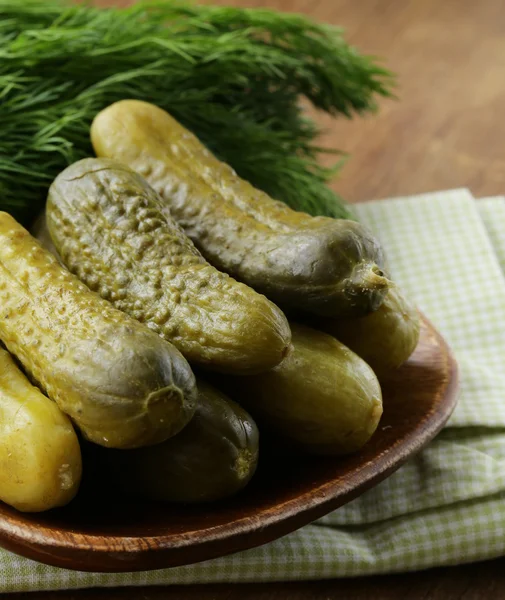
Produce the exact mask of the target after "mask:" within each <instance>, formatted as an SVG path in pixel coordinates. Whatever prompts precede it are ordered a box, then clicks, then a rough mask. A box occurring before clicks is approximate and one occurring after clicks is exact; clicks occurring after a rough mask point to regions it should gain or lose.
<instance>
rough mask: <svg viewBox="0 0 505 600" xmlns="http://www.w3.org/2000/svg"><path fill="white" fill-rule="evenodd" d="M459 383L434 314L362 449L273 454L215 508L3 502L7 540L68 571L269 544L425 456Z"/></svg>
mask: <svg viewBox="0 0 505 600" xmlns="http://www.w3.org/2000/svg"><path fill="white" fill-rule="evenodd" d="M456 388H457V367H456V363H455V361H454V359H453V357H452V355H451V353H450V351H449V348H448V347H447V345H446V343H445V342H444V340H443V339H442V337H441V336H440V335H439V334H438V333H437V331H436V330H435V329H434V327H433V326H432V325H431V324H430V323H429V322H428V321H427V320H424V321H423V326H422V332H421V339H420V342H419V345H418V347H417V349H416V351H415V353H414V355H413V356H412V357H411V358H410V360H409V361H408V362H407V363H406V364H405V365H404V366H403V367H402V368H401V369H399V370H398V371H397V372H396V373H395V374H394V377H392V378H391V380H390V381H388V382H387V383H386V384H384V385H383V394H384V415H383V419H382V421H381V423H380V425H379V428H378V430H377V432H376V433H375V435H374V436H373V438H372V439H371V440H370V442H369V443H368V444H367V445H366V446H365V447H364V448H363V449H362V451H360V452H359V453H357V454H354V455H352V456H349V457H344V458H324V459H323V458H319V457H307V458H304V459H301V460H300V459H297V460H296V461H293V460H289V459H287V458H281V457H271V456H266V457H265V456H263V459H264V460H263V462H260V466H259V469H258V472H257V474H256V475H255V477H254V478H253V481H252V482H251V483H250V484H249V486H248V487H247V488H246V489H245V490H244V491H243V492H242V493H240V494H239V495H237V496H235V497H234V498H232V499H230V500H227V501H224V502H219V503H215V504H212V505H204V506H190V507H181V506H175V505H162V504H155V503H142V504H141V503H138V502H136V503H130V504H128V503H125V504H121V505H117V503H116V504H112V503H111V502H110V501H107V500H104V499H103V498H100V497H99V495H98V494H97V493H96V490H95V491H94V492H89V491H87V492H86V490H83V492H82V493H81V492H80V493H79V495H78V497H77V498H76V500H74V502H72V503H71V504H70V505H69V506H68V507H65V508H64V509H58V510H54V511H50V512H48V513H42V514H22V513H19V512H17V511H16V510H14V509H13V508H10V507H9V506H6V505H5V504H1V503H0V545H1V546H3V547H4V548H6V549H8V550H11V551H13V552H16V553H18V554H21V555H23V556H26V557H28V558H32V559H35V560H38V561H41V562H44V563H47V564H50V565H55V566H58V567H66V568H68V569H78V570H82V571H105V572H120V571H140V570H149V569H160V568H163V567H174V566H178V565H185V564H190V563H195V562H199V561H202V560H207V559H210V558H215V557H218V556H223V555H225V554H230V553H233V552H237V551H239V550H245V549H247V548H252V547H254V546H259V545H261V544H265V543H266V542H270V541H272V540H274V539H276V538H279V537H281V536H283V535H285V534H287V533H289V532H291V531H294V530H295V529H298V528H299V527H302V526H303V525H306V524H307V523H310V522H311V521H313V520H314V519H317V518H319V517H322V516H323V515H325V514H326V513H328V512H330V511H332V510H334V509H336V508H338V507H339V506H342V505H343V504H345V503H346V502H349V501H350V500H352V499H353V498H356V496H359V495H360V494H362V493H363V492H364V491H365V490H367V489H369V488H371V487H372V486H374V485H376V484H377V483H379V482H380V481H381V480H383V479H385V478H386V477H387V476H388V475H390V474H391V473H393V471H395V470H396V469H398V467H399V466H400V465H401V464H402V463H403V462H405V461H406V460H407V459H408V458H409V457H411V456H412V455H414V454H415V453H416V452H419V450H421V448H422V447H423V446H425V445H426V444H427V443H428V442H429V441H430V440H431V439H432V438H433V437H434V436H435V435H436V434H437V433H438V432H439V431H440V429H441V428H442V426H443V425H444V423H445V422H446V421H447V419H448V418H449V416H450V414H451V412H452V410H453V409H454V406H455V404H456Z"/></svg>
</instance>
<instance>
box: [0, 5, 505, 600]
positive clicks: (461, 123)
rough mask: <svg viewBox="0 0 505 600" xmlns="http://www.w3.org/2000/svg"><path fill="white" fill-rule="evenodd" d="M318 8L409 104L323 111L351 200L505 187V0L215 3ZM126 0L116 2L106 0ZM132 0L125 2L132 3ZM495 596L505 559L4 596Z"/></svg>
mask: <svg viewBox="0 0 505 600" xmlns="http://www.w3.org/2000/svg"><path fill="white" fill-rule="evenodd" d="M213 2H214V3H219V4H238V5H241V6H251V7H260V6H261V7H270V8H278V9H283V10H288V11H297V12H303V13H306V14H309V15H311V16H313V17H315V18H317V19H319V20H323V21H327V22H330V23H334V24H338V25H341V26H343V27H345V29H346V30H347V38H348V40H349V41H350V42H351V43H353V44H355V45H356V46H358V47H359V48H360V49H361V50H363V51H365V52H367V53H372V54H376V55H380V56H382V57H384V59H385V60H386V64H387V65H388V66H389V67H390V68H391V69H393V70H394V71H396V73H398V76H399V84H400V85H399V89H398V96H399V101H396V102H395V101H384V102H382V103H381V112H380V114H379V115H378V116H374V117H369V118H366V119H364V120H363V121H357V120H353V121H350V122H348V121H345V120H340V121H337V122H332V121H330V120H329V119H326V118H323V119H322V120H321V123H322V124H323V126H324V128H325V136H324V140H323V141H324V143H325V144H328V145H329V146H334V147H338V148H340V149H341V150H345V151H347V152H349V153H350V154H351V159H350V160H349V162H348V163H347V165H346V166H345V168H344V170H343V172H342V175H341V177H340V179H339V180H338V181H337V182H335V189H337V190H338V191H339V192H340V193H341V194H342V196H343V197H344V198H346V199H347V200H348V201H359V200H366V199H375V198H383V197H387V196H398V195H405V194H413V193H418V192H427V191H430V190H439V189H447V188H455V187H468V188H469V189H470V190H471V192H472V193H473V194H474V195H475V196H484V195H493V194H505V33H504V31H505V2H503V0H478V1H476V0H213ZM107 3H108V4H120V3H121V2H120V1H119V0H117V1H116V2H114V0H112V1H110V0H109V1H108V2H106V1H104V2H103V4H107ZM122 3H123V4H126V2H122ZM20 597H29V598H30V600H91V599H94V600H119V599H121V600H124V599H126V598H131V599H132V600H133V599H135V600H161V599H163V600H171V599H178V600H190V599H191V600H193V599H194V600H197V599H198V600H211V599H212V600H225V599H226V600H234V599H239V598H240V599H241V600H252V599H254V600H267V599H268V600H281V599H289V600H298V599H302V598H304V599H310V600H316V599H317V600H323V599H324V600H330V599H333V598H339V599H340V598H345V599H346V600H358V599H359V600H372V599H373V600H404V599H408V600H415V599H421V598H423V599H425V600H428V599H430V600H435V599H440V600H456V599H464V600H488V599H492V598H505V559H498V560H495V561H489V562H486V563H479V564H474V565H469V566H462V567H453V568H444V569H436V570H432V571H426V572H422V573H414V574H407V575H394V576H383V577H370V578H362V579H344V580H334V581H323V582H303V583H282V584H272V585H261V584H258V585H249V584H248V585H243V586H239V585H235V586H233V585H220V586H210V585H209V586H204V587H200V586H190V587H179V586H177V587H171V588H144V589H138V588H137V589H133V590H131V591H128V592H127V591H126V590H124V589H120V590H89V591H85V590H84V591H81V592H60V593H47V594H19V595H4V598H5V600H9V599H11V600H14V599H15V598H16V599H19V598H20Z"/></svg>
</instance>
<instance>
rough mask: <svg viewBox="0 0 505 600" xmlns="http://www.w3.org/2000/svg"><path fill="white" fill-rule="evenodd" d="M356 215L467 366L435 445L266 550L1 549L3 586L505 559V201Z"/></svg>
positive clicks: (239, 577)
mask: <svg viewBox="0 0 505 600" xmlns="http://www.w3.org/2000/svg"><path fill="white" fill-rule="evenodd" d="M356 213H357V216H358V217H359V219H360V220H361V221H362V222H363V223H365V224H366V225H368V226H370V227H371V228H372V229H373V230H374V231H375V233H376V234H377V236H378V237H379V238H380V239H381V241H382V243H383V245H384V247H385V249H386V252H387V254H388V258H389V263H390V267H391V269H392V272H393V274H394V277H395V279H396V280H397V281H398V282H399V283H400V284H401V285H402V286H403V287H404V288H405V289H406V290H407V291H408V292H409V293H410V294H411V295H412V296H413V297H414V299H416V301H417V303H418V305H419V306H420V308H421V309H422V310H423V311H424V312H425V314H427V315H428V317H429V318H430V319H431V320H432V321H433V322H434V323H435V324H436V326H437V327H438V328H439V329H440V331H441V332H442V333H443V334H444V336H445V337H446V339H447V340H448V342H449V344H450V345H451V346H452V349H453V351H454V353H455V355H456V358H457V360H458V362H459V365H460V371H461V396H460V402H459V405H458V407H457V408H456V411H455V413H454V415H453V416H452V418H451V420H450V422H449V425H448V427H446V429H444V430H443V432H442V433H441V434H440V435H439V436H438V437H437V439H436V440H434V441H433V442H432V443H431V444H430V445H429V446H428V448H426V449H425V450H424V451H423V452H422V453H420V454H419V455H418V456H417V457H415V458H413V459H412V460H410V462H408V463H407V464H406V465H405V466H403V467H402V468H401V469H400V470H399V471H397V472H396V473H395V474H394V475H392V476H391V477H390V478H389V479H387V480H386V481H384V482H383V483H381V484H379V485H378V486H376V487H375V488H374V489H372V490H370V491H369V492H367V493H365V494H364V495H362V496H361V497H360V498H358V499H356V500H354V501H353V502H351V503H350V504H348V505H346V506H344V507H342V508H341V509H339V510H337V511H335V512H333V513H332V514H330V515H327V516H326V517H324V518H323V519H321V520H319V521H317V522H316V523H314V524H312V525H309V526H307V527H304V528H303V529H301V530H299V531H297V532H295V533H292V534H290V535H288V536H286V537H284V538H282V539H280V540H277V541H276V542H273V543H271V544H268V545H266V546H263V547H261V548H256V549H253V550H249V551H246V552H242V553H240V554H235V555H233V556H228V557H224V558H221V559H216V560H212V561H209V562H206V563H201V564H197V565H191V566H188V567H181V568H176V569H167V570H162V571H154V572H146V573H131V574H120V575H108V574H92V573H91V574H90V573H77V572H71V571H66V570H63V569H56V568H51V567H47V566H44V565H41V564H37V563H35V562H32V561H30V560H26V559H23V558H19V557H17V556H15V555H13V554H10V553H9V552H6V551H0V592H8V591H29V590H48V589H64V588H67V589H68V588H80V587H91V586H121V585H142V584H144V585H148V584H170V583H204V582H244V581H276V580H287V579H316V578H325V577H342V576H351V575H367V574H371V573H384V572H393V571H407V570H413V569H422V568H426V567H430V566H434V565H448V564H455V563H461V562H468V561H475V560H478V559H484V558H490V557H495V556H499V555H501V554H505V368H504V367H505V277H504V272H503V269H504V268H505V199H502V198H489V199H486V200H482V201H477V202H475V201H474V200H473V198H472V197H471V195H470V194H469V193H468V192H467V191H466V190H454V191H450V192H444V193H436V194H428V195H425V196H416V197H413V198H398V199H394V200H386V201H382V202H372V203H366V204H362V205H359V206H356ZM500 263H501V267H500ZM405 402H409V398H408V396H406V397H405Z"/></svg>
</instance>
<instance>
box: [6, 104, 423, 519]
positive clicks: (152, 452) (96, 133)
mask: <svg viewBox="0 0 505 600" xmlns="http://www.w3.org/2000/svg"><path fill="white" fill-rule="evenodd" d="M91 141H92V144H93V148H94V150H95V153H96V158H87V159H84V160H81V161H79V162H77V163H75V164H73V165H70V166H69V167H68V168H67V169H65V170H64V171H63V172H62V173H60V174H59V175H58V177H57V178H56V179H55V180H54V182H53V183H52V185H51V187H50V189H49V192H48V197H47V204H46V210H45V213H44V214H43V215H41V218H40V219H39V220H38V221H37V223H36V225H35V226H34V227H33V229H32V231H31V232H28V231H26V230H25V229H24V228H23V227H22V226H21V225H20V224H18V223H17V222H16V221H15V220H14V219H13V218H12V217H11V216H9V215H8V214H6V213H0V341H1V345H0V414H1V415H2V418H1V419H0V465H1V468H0V500H2V501H4V502H6V503H8V504H10V505H11V506H13V507H15V508H16V509H18V510H21V511H31V512H34V511H44V510H49V509H52V508H55V507H58V506H63V505H65V504H67V503H68V502H70V501H71V500H72V499H73V498H74V496H75V495H76V494H77V492H78V489H79V485H80V481H81V476H82V471H83V469H84V471H85V472H86V469H87V468H88V464H87V462H86V461H88V462H89V461H91V462H90V463H89V464H91V463H92V468H93V469H94V470H98V471H99V473H100V476H101V477H102V478H103V480H106V481H109V482H110V485H111V488H113V489H115V490H118V491H119V492H120V493H121V494H127V495H130V496H134V497H139V498H144V499H151V500H156V501H164V502H181V503H196V502H210V501H216V500H220V499H222V498H225V497H227V496H230V495H232V494H235V493H237V492H238V491H239V490H241V489H243V488H244V487H245V486H246V485H247V483H248V482H249V481H250V480H251V478H252V477H253V476H254V473H255V470H256V467H257V464H258V456H259V447H260V445H261V440H260V433H259V432H261V439H263V435H265V437H266V438H269V439H271V440H275V441H276V442H277V446H278V447H280V448H283V449H284V451H286V452H293V453H306V454H314V455H334V456H338V455H344V454H349V453H352V452H357V451H359V450H360V448H362V447H363V445H364V444H366V443H367V441H368V440H369V439H370V437H371V436H372V434H373V433H374V432H375V430H376V429H377V426H378V423H379V421H380V418H381V415H382V395H381V385H380V383H379V381H382V379H383V378H387V377H388V376H390V374H391V373H393V372H394V371H395V370H396V369H397V368H398V367H399V366H400V365H401V364H402V363H403V362H405V360H407V358H408V357H409V356H410V354H411V353H412V352H413V350H414V349H415V347H416V345H417V342H418V339H419V315H418V312H417V310H416V308H415V306H414V305H413V304H412V303H411V302H409V300H408V299H407V298H406V297H405V296H404V295H403V294H402V292H401V290H400V289H399V288H398V286H396V285H395V284H394V283H393V282H392V281H391V279H390V277H389V276H388V273H387V271H386V267H385V261H384V256H383V252H382V250H381V247H380V245H379V244H378V242H377V240H376V239H375V238H374V237H373V236H372V235H371V234H370V232H368V231H367V230H366V229H365V228H363V227H362V226H361V225H360V224H358V223H356V222H354V221H346V220H337V219H330V218H326V217H312V216H309V215H307V214H304V213H301V212H295V211H293V210H291V209H290V208H288V207H287V206H286V205H284V204H282V203H280V202H276V201H275V200H273V199H271V198H270V197H268V196H267V195H266V194H264V193H263V192H261V191H260V190H258V189H255V188H254V187H253V186H251V185H250V184H249V183H248V182H246V181H244V180H242V179H240V178H239V177H238V176H237V175H236V173H235V172H234V171H233V170H232V169H231V168H230V167H229V166H228V165H226V164H224V163H222V162H220V161H219V160H218V159H217V158H216V157H215V156H213V155H212V154H211V153H210V152H209V151H208V150H207V149H206V148H205V147H204V146H203V145H202V144H201V143H200V142H199V140H198V139H197V138H196V137H195V136H194V135H192V134H191V133H190V132H189V131H187V130H186V129H185V128H184V127H182V126H181V125H180V124H179V123H178V122H176V121H175V120H174V119H173V118H172V117H171V116H170V115H169V114H167V113H166V112H165V111H163V110H161V109H160V108H158V107H156V106H154V105H152V104H149V103H146V102H140V101H133V100H124V101H121V102H118V103H115V104H113V105H111V106H109V107H107V108H106V109H104V110H103V111H102V112H100V113H99V114H98V115H97V116H96V118H95V120H94V122H93V125H92V128H91ZM269 448H270V446H269ZM83 456H85V457H86V459H85V460H84V461H83V458H82V457H83ZM83 465H84V466H83ZM90 468H91V466H90ZM245 493H247V492H245Z"/></svg>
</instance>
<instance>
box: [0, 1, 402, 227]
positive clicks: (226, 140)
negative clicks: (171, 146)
mask: <svg viewBox="0 0 505 600" xmlns="http://www.w3.org/2000/svg"><path fill="white" fill-rule="evenodd" d="M391 86H392V76H391V74H390V73H389V72H388V71H387V70H386V69H383V68H382V67H380V66H379V65H378V63H377V61H376V59H373V58H371V57H366V56H362V55H361V54H360V53H358V52H357V51H356V50H355V49H353V48H352V47H350V46H349V45H348V44H346V43H345V41H344V40H343V38H342V33H341V31H340V30H339V29H337V28H335V27H330V26H327V25H321V24H316V23H314V22H312V21H311V20H310V19H308V18H306V17H303V16H300V15H292V14H283V13H279V12H276V11H272V10H259V9H240V8H231V7H224V8H222V7H209V6H198V5H192V4H187V3H183V2H178V1H173V0H159V1H154V2H141V3H139V4H136V5H134V6H132V7H129V8H126V9H117V8H116V9H99V8H95V7H93V6H89V5H84V6H83V5H69V4H64V3H61V2H60V1H58V0H23V2H19V0H0V131H1V135H0V209H3V210H8V211H9V212H11V213H12V214H14V215H15V216H16V217H17V218H18V219H20V220H22V221H23V222H27V221H29V220H30V219H31V218H33V217H34V216H35V215H36V214H37V213H38V211H39V210H40V208H41V207H42V205H43V203H44V200H45V196H46V193H47V188H48V186H49V184H50V183H51V181H52V180H53V178H54V177H55V176H56V175H57V174H58V172H60V171H61V170H62V169H63V168H65V166H66V165H68V164H70V163H71V162H73V161H75V160H78V159H79V158H82V157H84V156H87V155H90V154H91V153H92V149H91V146H90V141H89V127H90V124H91V121H92V119H93V117H94V116H95V115H96V113H97V112H98V111H100V110H101V109H103V108H104V107H105V106H107V105H108V104H110V103H112V102H115V101H117V100H120V99H123V98H138V99H143V100H147V101H149V102H153V103H154V104H157V105H159V106H161V107H162V108H164V109H166V110H168V111H169V112H170V113H171V114H172V115H173V116H174V117H175V118H176V119H178V120H179V121H181V122H182V123H183V124H184V125H185V126H186V127H188V128H190V129H191V130H192V131H193V132H194V133H195V134H196V135H197V136H198V137H199V138H200V139H201V140H202V141H203V142H204V143H205V144H206V145H207V146H209V147H210V148H211V149H212V150H213V151H214V152H215V153H216V154H217V155H218V156H219V157H220V158H221V159H222V160H225V161H226V162H228V163H229V164H230V165H232V166H233V167H234V169H235V170H236V171H237V172H238V173H239V174H240V175H241V176H242V177H244V178H246V179H248V180H250V181H251V182H252V183H253V184H254V185H256V186H258V187H260V188H261V189H263V190H265V191H266V192H268V193H269V194H271V195H272V196H273V197H276V198H278V199H280V200H283V201H284V202H286V203H287V204H289V205H290V206H292V207H293V208H295V209H299V210H305V211H308V212H310V213H311V214H324V215H330V216H336V217H345V216H348V211H347V209H346V207H345V205H344V204H343V203H342V202H341V201H340V199H339V198H338V197H337V196H336V195H335V194H334V193H333V192H332V191H331V190H330V189H329V188H328V187H327V183H328V181H329V180H330V179H331V178H332V177H333V175H334V173H335V172H336V170H337V169H338V165H339V164H340V160H338V161H337V164H336V166H335V167H334V168H324V167H322V166H321V165H320V164H319V162H318V156H319V154H320V153H321V152H323V151H324V152H327V151H326V150H321V149H320V148H318V146H317V144H316V142H315V140H316V137H317V135H318V133H319V132H318V129H317V127H316V125H315V124H314V122H312V121H311V120H310V119H308V118H307V116H306V115H305V114H304V112H303V109H302V108H301V106H300V99H301V98H302V97H305V98H307V99H308V100H309V101H310V102H311V103H312V104H313V105H314V106H315V107H317V108H318V109H320V110H322V111H325V112H328V113H330V114H332V115H338V114H342V115H344V116H346V117H349V118H350V117H352V116H353V115H354V114H361V113H364V112H367V111H373V110H375V109H376V100H377V98H378V97H379V96H388V95H390V90H391ZM335 152H336V151H335ZM337 154H338V153H337ZM340 159H341V157H340Z"/></svg>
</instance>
